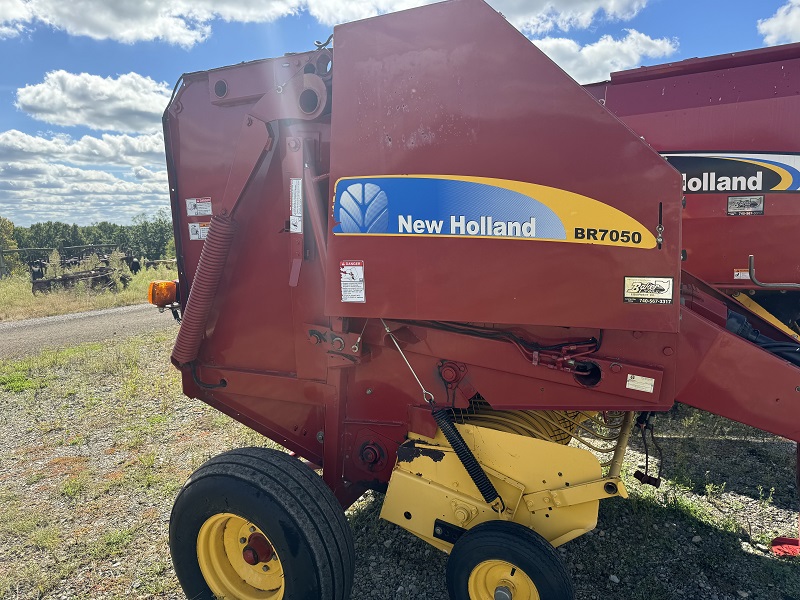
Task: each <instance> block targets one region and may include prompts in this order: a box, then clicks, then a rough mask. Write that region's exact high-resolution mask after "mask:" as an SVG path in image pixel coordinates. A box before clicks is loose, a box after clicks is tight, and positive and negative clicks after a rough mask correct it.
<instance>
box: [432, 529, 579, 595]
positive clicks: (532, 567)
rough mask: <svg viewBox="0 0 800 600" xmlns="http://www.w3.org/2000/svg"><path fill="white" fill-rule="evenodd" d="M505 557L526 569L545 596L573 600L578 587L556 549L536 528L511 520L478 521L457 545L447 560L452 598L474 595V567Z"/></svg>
mask: <svg viewBox="0 0 800 600" xmlns="http://www.w3.org/2000/svg"><path fill="white" fill-rule="evenodd" d="M492 559H496V560H504V561H506V562H509V563H511V564H513V565H514V566H516V567H517V568H519V569H520V570H522V571H524V572H525V574H526V575H527V576H528V577H530V578H531V580H532V581H533V583H534V585H535V586H536V589H537V591H538V592H539V596H540V597H541V598H542V599H543V600H573V599H574V598H575V591H574V589H573V587H572V581H571V580H570V578H569V574H568V573H567V569H566V567H565V566H564V563H563V562H562V560H561V557H559V555H558V552H556V549H555V548H553V546H551V545H550V544H549V543H548V542H547V540H545V539H544V538H543V537H542V536H540V535H539V534H538V533H536V532H535V531H532V530H531V529H528V528H527V527H524V526H523V525H519V524H518V523H511V522H509V521H489V522H487V523H481V524H480V525H476V526H475V527H473V528H472V529H470V530H469V531H467V532H466V533H465V534H464V535H462V536H461V538H459V540H458V541H457V542H456V543H455V545H454V546H453V550H452V552H451V553H450V558H449V559H448V561H447V591H448V593H449V594H450V600H474V599H470V596H469V591H468V588H467V584H468V582H469V577H470V574H471V573H472V571H473V570H474V569H475V567H477V566H478V565H479V564H480V563H482V562H483V561H485V560H492Z"/></svg>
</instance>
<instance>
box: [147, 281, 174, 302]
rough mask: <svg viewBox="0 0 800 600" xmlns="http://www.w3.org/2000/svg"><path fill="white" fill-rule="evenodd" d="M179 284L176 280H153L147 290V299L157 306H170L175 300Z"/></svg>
mask: <svg viewBox="0 0 800 600" xmlns="http://www.w3.org/2000/svg"><path fill="white" fill-rule="evenodd" d="M177 290H178V286H177V284H176V282H174V281H151V282H150V287H149V288H148V290H147V301H148V302H150V304H155V305H156V306H168V305H170V304H173V303H174V302H175V298H176V295H177Z"/></svg>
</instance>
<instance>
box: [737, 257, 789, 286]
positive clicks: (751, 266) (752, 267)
mask: <svg viewBox="0 0 800 600" xmlns="http://www.w3.org/2000/svg"><path fill="white" fill-rule="evenodd" d="M747 267H748V273H749V275H750V281H752V282H753V283H754V284H755V285H757V286H758V287H762V288H791V289H800V283H763V282H761V281H759V280H758V279H756V259H755V257H754V256H753V255H752V254H751V255H750V256H748V257H747Z"/></svg>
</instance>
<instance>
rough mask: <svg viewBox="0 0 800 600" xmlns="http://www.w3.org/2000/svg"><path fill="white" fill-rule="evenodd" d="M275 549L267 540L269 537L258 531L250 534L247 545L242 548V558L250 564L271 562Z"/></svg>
mask: <svg viewBox="0 0 800 600" xmlns="http://www.w3.org/2000/svg"><path fill="white" fill-rule="evenodd" d="M274 553H275V551H274V550H273V549H272V546H271V545H270V543H269V542H268V541H267V538H266V537H264V536H263V535H262V534H260V533H258V532H256V533H252V534H250V537H249V538H248V539H247V545H246V546H245V547H244V549H243V550H242V558H243V559H244V562H246V563H247V564H248V565H257V564H258V563H261V562H269V561H271V560H272V556H273V555H274Z"/></svg>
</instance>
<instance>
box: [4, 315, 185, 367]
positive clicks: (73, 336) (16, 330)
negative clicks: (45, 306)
mask: <svg viewBox="0 0 800 600" xmlns="http://www.w3.org/2000/svg"><path fill="white" fill-rule="evenodd" d="M170 329H175V330H176V331H177V323H176V322H175V320H174V319H173V318H172V315H171V314H170V313H169V312H164V313H159V312H158V309H157V308H155V307H154V306H151V305H150V304H137V305H134V306H122V307H119V308H105V309H102V310H93V311H89V312H81V313H73V314H68V315H57V316H55V317H43V318H40V319H26V320H23V321H10V322H8V323H0V359H3V358H19V357H21V356H27V355H29V354H34V353H37V352H40V351H42V350H45V349H48V348H66V347H68V346H74V345H75V344H80V343H84V342H100V341H103V340H107V339H113V338H123V337H129V336H132V335H140V334H143V333H152V332H156V331H168V330H170Z"/></svg>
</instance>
